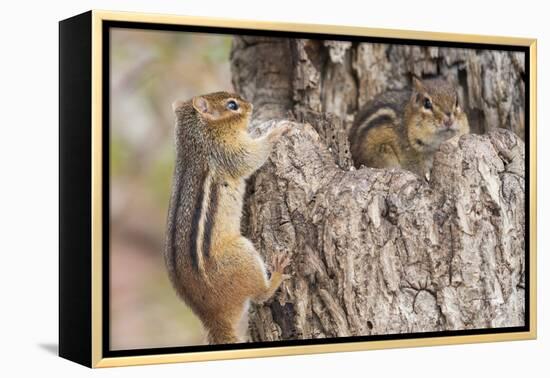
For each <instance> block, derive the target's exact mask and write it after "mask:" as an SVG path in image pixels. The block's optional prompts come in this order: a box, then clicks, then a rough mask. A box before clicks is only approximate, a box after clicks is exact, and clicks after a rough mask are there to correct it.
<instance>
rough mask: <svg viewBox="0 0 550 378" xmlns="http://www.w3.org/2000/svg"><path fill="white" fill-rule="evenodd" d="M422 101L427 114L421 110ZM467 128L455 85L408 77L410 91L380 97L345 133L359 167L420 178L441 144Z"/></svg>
mask: <svg viewBox="0 0 550 378" xmlns="http://www.w3.org/2000/svg"><path fill="white" fill-rule="evenodd" d="M426 100H429V101H430V102H431V104H432V108H431V109H426V108H425V106H424V103H425V101H426ZM469 129H470V127H469V124H468V119H467V116H466V114H465V113H464V112H463V111H462V109H461V108H460V106H459V104H458V98H457V92H456V88H455V87H454V86H452V85H451V84H449V83H447V82H445V81H443V80H441V79H430V80H423V81H421V80H419V79H417V78H413V88H412V89H411V90H403V91H388V92H385V93H383V94H381V95H379V96H378V97H376V98H375V99H374V100H373V101H371V102H370V103H368V104H367V105H366V106H365V107H364V108H363V109H362V110H361V111H360V112H359V113H358V114H357V116H356V119H355V122H354V125H353V126H352V128H351V130H350V144H351V153H352V157H353V159H354V162H355V165H356V166H357V167H358V168H359V167H360V166H361V165H366V166H368V167H373V168H399V167H400V168H405V169H408V170H410V171H412V172H415V173H417V174H419V175H422V176H424V175H426V174H428V173H429V171H430V169H431V164H432V160H433V154H434V152H435V151H437V149H438V148H439V146H440V145H441V143H443V142H444V141H446V140H448V139H450V138H453V137H456V136H460V135H463V134H467V133H468V132H469Z"/></svg>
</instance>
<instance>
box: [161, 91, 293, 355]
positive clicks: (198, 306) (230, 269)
mask: <svg viewBox="0 0 550 378" xmlns="http://www.w3.org/2000/svg"><path fill="white" fill-rule="evenodd" d="M172 108H173V110H174V112H175V115H176V133H175V138H176V164H175V168H174V176H173V184H172V195H171V199H170V205H169V212H168V225H167V237H166V246H165V253H164V257H165V262H166V266H167V269H168V273H169V277H170V280H171V282H172V284H173V286H174V288H175V289H176V291H177V293H178V294H179V295H180V296H181V297H182V298H183V300H184V301H185V302H186V303H187V304H188V305H189V307H190V308H191V309H192V310H193V312H194V313H195V314H196V315H197V316H198V317H199V318H200V320H201V321H202V323H203V326H204V328H205V330H206V331H207V341H208V343H209V344H226V343H234V342H242V341H245V340H244V335H243V334H242V332H240V331H239V330H238V326H239V324H242V321H243V319H247V312H248V303H249V300H252V301H255V302H263V301H265V300H267V299H269V298H270V297H272V296H273V294H274V293H275V291H276V290H277V289H278V287H279V286H280V284H281V283H282V281H283V280H284V279H285V278H287V276H286V275H285V274H283V271H284V269H285V267H286V266H287V265H288V264H289V258H288V257H287V256H284V255H282V254H277V255H275V257H274V258H273V259H272V261H271V265H272V267H273V271H272V273H271V277H270V278H269V279H268V277H267V272H266V267H265V264H264V262H263V260H262V258H261V256H260V254H259V253H258V252H257V251H256V249H255V248H254V245H252V242H251V241H250V240H248V239H246V238H245V237H244V236H242V235H241V230H240V226H241V225H240V223H241V211H242V206H243V196H244V191H245V179H246V178H247V177H248V176H250V175H251V174H252V173H253V172H254V171H256V170H257V169H258V168H260V167H261V166H262V165H263V164H264V162H265V161H266V160H267V158H268V156H269V154H270V151H271V148H272V145H273V143H274V142H275V140H277V139H278V138H279V136H280V135H282V134H283V133H284V132H286V130H287V129H288V127H286V128H285V127H278V128H275V129H272V130H271V131H270V132H269V133H268V134H267V135H264V136H263V137H260V138H256V139H253V138H252V137H251V136H250V135H249V134H248V133H247V127H248V123H249V120H250V116H251V113H252V104H251V103H249V102H247V101H246V100H244V99H242V98H241V97H240V96H239V95H237V94H231V93H227V92H216V93H211V94H207V95H203V96H197V97H194V98H193V99H192V100H190V101H186V102H182V101H176V102H175V103H174V104H173V105H172ZM246 324H247V323H246Z"/></svg>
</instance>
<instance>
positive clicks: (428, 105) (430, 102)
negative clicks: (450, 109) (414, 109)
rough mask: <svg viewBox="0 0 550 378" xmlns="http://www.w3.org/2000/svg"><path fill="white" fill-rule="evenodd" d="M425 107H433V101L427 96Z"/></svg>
mask: <svg viewBox="0 0 550 378" xmlns="http://www.w3.org/2000/svg"><path fill="white" fill-rule="evenodd" d="M424 108H425V109H431V108H432V101H431V100H430V99H429V98H427V97H425V98H424Z"/></svg>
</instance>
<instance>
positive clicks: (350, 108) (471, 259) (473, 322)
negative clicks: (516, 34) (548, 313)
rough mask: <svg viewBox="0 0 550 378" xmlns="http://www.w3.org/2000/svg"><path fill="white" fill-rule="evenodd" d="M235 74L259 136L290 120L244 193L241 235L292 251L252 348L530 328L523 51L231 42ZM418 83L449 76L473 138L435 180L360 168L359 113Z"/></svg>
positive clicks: (257, 309)
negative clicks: (382, 96) (378, 98)
mask: <svg viewBox="0 0 550 378" xmlns="http://www.w3.org/2000/svg"><path fill="white" fill-rule="evenodd" d="M231 65H232V66H231V68H232V75H233V83H234V86H235V89H236V91H238V92H239V93H241V94H242V95H243V96H244V97H245V98H247V99H249V100H251V101H252V102H253V103H254V106H255V118H254V120H253V122H252V128H253V132H256V133H262V132H265V131H266V129H268V128H270V127H277V126H278V125H279V124H280V123H290V124H291V125H292V130H291V131H290V132H289V133H288V134H287V135H285V136H284V137H283V138H282V139H281V140H280V141H279V142H278V143H277V144H276V146H275V148H274V151H273V153H272V155H271V157H270V159H269V160H268V162H267V163H266V164H265V165H264V166H263V167H262V168H261V169H260V170H259V171H258V172H257V173H256V174H255V175H254V176H253V177H251V179H250V180H249V183H248V188H247V196H246V199H245V209H244V213H245V216H244V217H243V230H244V234H245V235H247V236H248V237H249V238H250V239H251V240H252V241H253V243H254V244H255V245H256V247H257V248H258V250H259V251H260V253H262V254H263V255H264V257H265V258H266V260H269V257H270V255H271V254H273V253H288V254H290V256H291V257H292V263H291V266H290V267H289V273H290V274H291V276H292V277H291V279H289V280H287V281H285V283H284V284H283V285H282V287H281V290H279V291H278V293H277V294H276V296H275V297H274V298H273V299H272V300H270V301H268V302H266V303H264V304H262V305H255V306H252V310H251V313H250V322H249V330H250V338H251V340H254V341H271V340H289V339H312V338H324V337H340V336H357V335H380V334H394V333H411V332H426V331H443V330H460V329H478V328H490V327H513V326H522V325H524V321H525V307H524V306H525V300H524V299H525V290H524V272H525V172H524V169H525V156H524V143H523V141H522V137H523V135H524V132H525V131H524V129H523V125H524V122H523V116H524V112H523V111H524V90H523V86H522V85H523V71H524V63H523V56H521V55H520V54H515V53H511V52H503V51H487V50H480V51H474V50H465V49H450V48H430V47H414V46H397V45H383V44H367V43H351V42H335V41H328V42H327V41H315V40H289V39H280V38H262V37H236V38H235V40H234V43H233V49H232V54H231ZM411 73H414V74H416V75H418V76H426V75H432V74H439V75H442V76H445V77H447V78H448V79H449V80H454V81H455V82H456V83H457V85H458V86H459V87H460V88H461V91H460V96H461V97H462V100H463V101H464V103H465V104H467V105H466V110H467V112H468V115H469V117H470V122H471V124H472V125H473V127H472V128H473V130H474V131H475V132H477V134H470V135H465V136H463V137H462V138H460V139H459V140H453V141H449V142H447V143H444V144H443V145H442V146H441V148H440V150H439V152H437V153H436V156H435V159H434V165H433V170H432V174H431V177H430V180H429V181H427V180H426V179H425V178H421V177H418V176H416V175H414V174H412V173H410V172H408V171H405V170H399V169H393V170H380V169H371V168H362V169H359V170H356V169H355V168H353V164H352V161H351V157H350V154H349V143H348V140H347V130H348V129H349V126H350V125H351V123H352V122H353V115H354V114H355V112H356V111H357V109H358V107H360V106H362V105H363V104H364V103H365V102H366V101H368V100H369V99H371V98H372V97H373V96H374V95H376V94H378V93H380V92H382V91H384V90H386V89H389V88H402V87H404V86H405V85H406V83H407V80H409V79H410V75H409V74H411Z"/></svg>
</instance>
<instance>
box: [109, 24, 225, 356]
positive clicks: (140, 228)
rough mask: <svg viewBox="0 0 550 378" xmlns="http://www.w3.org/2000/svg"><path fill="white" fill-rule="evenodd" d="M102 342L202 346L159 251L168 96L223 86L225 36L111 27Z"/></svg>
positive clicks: (166, 179) (170, 151) (170, 127)
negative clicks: (106, 299) (106, 333)
mask: <svg viewBox="0 0 550 378" xmlns="http://www.w3.org/2000/svg"><path fill="white" fill-rule="evenodd" d="M110 38H111V62H110V70H111V83H110V84H111V88H110V90H111V113H110V114H111V119H110V133H111V144H110V151H111V155H110V159H111V161H110V165H111V192H110V194H111V197H110V199H111V214H110V215H111V240H110V243H111V248H110V265H111V271H110V274H111V276H110V281H111V287H110V301H111V303H110V307H111V313H110V324H111V340H110V344H111V349H112V350H119V349H132V348H155V347H169V346H182V345H196V344H202V343H204V337H203V331H202V328H201V325H200V322H199V320H198V319H197V318H196V317H195V316H194V315H193V314H192V312H191V311H190V310H189V309H188V308H187V307H186V306H185V304H184V303H183V301H182V300H180V299H179V298H178V297H177V296H176V294H175V292H174V290H173V288H172V286H171V284H170V282H169V280H168V276H167V274H166V271H165V266H164V261H163V257H162V253H163V245H164V232H165V226H166V214H167V208H168V201H169V197H170V190H171V181H172V169H173V164H174V148H173V146H174V140H173V133H174V116H173V113H172V109H171V104H172V102H173V101H175V100H187V99H190V98H191V97H193V96H195V95H198V94H202V93H208V92H214V91H219V90H232V86H231V76H230V71H229V52H230V47H231V37H230V36H225V35H216V34H200V33H186V32H165V31H147V30H132V29H112V31H111V36H110Z"/></svg>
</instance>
